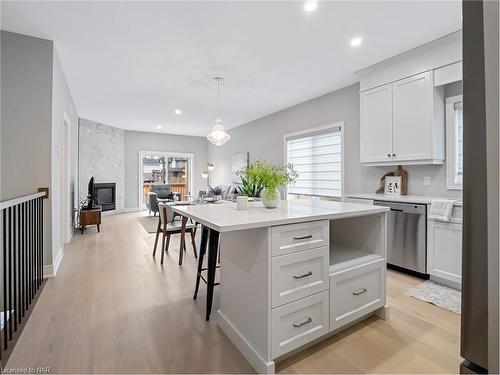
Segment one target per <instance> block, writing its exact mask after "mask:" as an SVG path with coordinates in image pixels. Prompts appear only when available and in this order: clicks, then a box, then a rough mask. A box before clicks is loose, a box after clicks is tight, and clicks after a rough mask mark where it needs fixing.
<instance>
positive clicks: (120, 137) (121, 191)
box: [79, 118, 125, 211]
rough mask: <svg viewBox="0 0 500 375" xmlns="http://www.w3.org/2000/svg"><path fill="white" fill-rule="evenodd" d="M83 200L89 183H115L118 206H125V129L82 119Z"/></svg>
mask: <svg viewBox="0 0 500 375" xmlns="http://www.w3.org/2000/svg"><path fill="white" fill-rule="evenodd" d="M79 143H80V148H79V152H80V202H82V201H83V200H85V199H86V197H87V193H88V183H89V180H90V178H91V177H92V176H94V178H95V182H104V183H106V182H114V183H116V210H117V211H120V210H123V208H124V207H125V130H123V129H118V128H115V127H113V126H108V125H103V124H99V123H97V122H94V121H90V120H86V119H83V118H82V119H80V141H79Z"/></svg>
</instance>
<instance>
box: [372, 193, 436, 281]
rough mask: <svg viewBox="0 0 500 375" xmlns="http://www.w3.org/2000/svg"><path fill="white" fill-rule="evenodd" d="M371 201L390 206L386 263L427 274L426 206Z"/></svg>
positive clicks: (375, 203)
mask: <svg viewBox="0 0 500 375" xmlns="http://www.w3.org/2000/svg"><path fill="white" fill-rule="evenodd" d="M373 204H374V205H376V206H385V207H389V208H390V209H391V210H390V211H389V212H388V213H387V263H388V264H389V265H394V266H397V267H401V268H404V269H407V270H410V271H413V272H417V273H420V274H423V275H425V274H427V266H426V263H427V225H426V223H427V210H426V208H427V206H426V205H425V204H413V203H397V202H384V201H375V202H373Z"/></svg>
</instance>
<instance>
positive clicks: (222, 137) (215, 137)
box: [207, 117, 231, 146]
mask: <svg viewBox="0 0 500 375" xmlns="http://www.w3.org/2000/svg"><path fill="white" fill-rule="evenodd" d="M207 139H208V140H209V141H210V142H211V143H212V144H214V145H215V146H222V145H223V144H224V143H226V142H227V141H229V140H230V139H231V136H230V135H229V134H227V132H226V131H225V130H224V125H222V119H221V118H220V117H217V120H215V125H214V128H213V129H212V131H211V132H210V134H208V135H207Z"/></svg>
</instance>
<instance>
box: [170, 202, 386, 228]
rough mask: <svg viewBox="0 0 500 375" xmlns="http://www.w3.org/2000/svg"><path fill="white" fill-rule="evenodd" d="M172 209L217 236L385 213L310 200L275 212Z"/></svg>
mask: <svg viewBox="0 0 500 375" xmlns="http://www.w3.org/2000/svg"><path fill="white" fill-rule="evenodd" d="M172 209H173V210H174V211H175V212H177V213H179V214H181V215H183V216H187V217H189V218H191V219H193V220H195V221H197V222H199V223H201V224H203V225H205V226H207V227H209V228H212V229H214V230H216V231H218V232H229V231H236V230H244V229H253V228H263V227H270V226H275V225H283V224H294V223H302V222H307V221H315V220H326V219H332V220H333V219H341V218H348V217H356V216H365V215H373V214H378V213H383V212H386V211H387V210H388V208H386V207H380V206H372V205H364V204H355V203H342V202H327V201H311V200H283V201H281V202H280V205H279V207H278V208H274V209H269V208H265V207H264V206H263V205H262V203H261V202H249V208H248V209H247V210H237V209H236V204H235V203H232V202H222V203H216V204H203V205H190V206H173V207H172Z"/></svg>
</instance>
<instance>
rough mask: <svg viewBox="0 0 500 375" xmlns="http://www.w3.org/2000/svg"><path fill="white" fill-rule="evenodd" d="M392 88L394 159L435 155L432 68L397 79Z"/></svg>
mask: <svg viewBox="0 0 500 375" xmlns="http://www.w3.org/2000/svg"><path fill="white" fill-rule="evenodd" d="M392 89H393V102H392V113H393V133H392V135H393V155H392V156H393V158H394V160H397V161H407V160H408V161H413V160H425V159H433V154H432V134H433V131H432V128H433V124H432V90H433V85H432V83H431V72H425V73H422V74H417V75H415V76H412V77H410V78H407V79H402V80H400V81H397V82H394V83H393V86H392ZM443 147H444V144H443Z"/></svg>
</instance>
